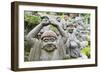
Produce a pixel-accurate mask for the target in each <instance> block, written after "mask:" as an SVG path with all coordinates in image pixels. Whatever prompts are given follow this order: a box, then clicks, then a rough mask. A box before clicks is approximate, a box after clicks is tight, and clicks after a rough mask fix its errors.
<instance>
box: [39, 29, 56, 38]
mask: <svg viewBox="0 0 100 73" xmlns="http://www.w3.org/2000/svg"><path fill="white" fill-rule="evenodd" d="M44 37H55V38H57V35H56V33H55V32H54V31H52V30H49V31H45V32H44V33H43V34H42V35H41V39H43V38H44Z"/></svg>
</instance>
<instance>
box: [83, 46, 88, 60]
mask: <svg viewBox="0 0 100 73" xmlns="http://www.w3.org/2000/svg"><path fill="white" fill-rule="evenodd" d="M81 53H83V54H84V55H86V56H87V57H88V58H90V46H88V47H85V48H83V49H82V50H81Z"/></svg>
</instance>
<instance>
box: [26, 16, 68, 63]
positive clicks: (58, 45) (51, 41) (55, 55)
mask: <svg viewBox="0 0 100 73" xmlns="http://www.w3.org/2000/svg"><path fill="white" fill-rule="evenodd" d="M50 24H52V25H53V26H55V27H56V28H57V29H58V31H59V33H60V35H61V38H58V37H57V35H56V33H55V32H53V31H51V30H48V31H44V32H43V34H41V37H40V39H37V37H36V36H37V35H38V33H39V32H40V31H41V29H42V28H43V27H44V26H48V25H50ZM59 25H60V22H58V21H57V20H56V19H50V18H49V17H45V18H43V19H42V21H41V23H40V24H38V25H37V26H36V27H35V28H33V29H32V30H31V31H30V32H29V33H28V34H27V36H26V38H27V41H29V43H30V44H31V47H32V48H31V50H30V54H29V61H44V60H63V59H65V58H66V57H67V55H66V51H65V43H66V41H67V38H66V37H67V35H66V33H65V32H64V30H63V29H62V27H60V26H59Z"/></svg>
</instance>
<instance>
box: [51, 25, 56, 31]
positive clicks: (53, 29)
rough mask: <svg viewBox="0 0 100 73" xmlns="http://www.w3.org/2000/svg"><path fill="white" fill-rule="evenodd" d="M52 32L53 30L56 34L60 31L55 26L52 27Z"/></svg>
mask: <svg viewBox="0 0 100 73" xmlns="http://www.w3.org/2000/svg"><path fill="white" fill-rule="evenodd" d="M50 30H52V31H54V32H57V31H58V29H57V28H56V27H55V26H53V25H50Z"/></svg>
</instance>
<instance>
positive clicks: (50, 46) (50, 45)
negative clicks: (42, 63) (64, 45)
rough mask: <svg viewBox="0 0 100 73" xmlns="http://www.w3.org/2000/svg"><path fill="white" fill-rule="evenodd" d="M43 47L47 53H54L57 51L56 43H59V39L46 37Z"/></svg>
mask: <svg viewBox="0 0 100 73" xmlns="http://www.w3.org/2000/svg"><path fill="white" fill-rule="evenodd" d="M42 40H43V45H42V46H43V47H42V49H44V50H45V51H47V52H52V51H54V50H55V49H57V46H56V43H57V39H56V38H55V37H51V36H48V37H44V38H43V39H42Z"/></svg>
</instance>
